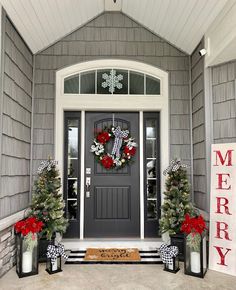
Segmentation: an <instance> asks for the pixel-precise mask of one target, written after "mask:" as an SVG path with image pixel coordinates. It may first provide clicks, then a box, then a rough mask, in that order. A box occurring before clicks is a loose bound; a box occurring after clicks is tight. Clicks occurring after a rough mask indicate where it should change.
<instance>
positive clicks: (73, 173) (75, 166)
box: [68, 159, 79, 178]
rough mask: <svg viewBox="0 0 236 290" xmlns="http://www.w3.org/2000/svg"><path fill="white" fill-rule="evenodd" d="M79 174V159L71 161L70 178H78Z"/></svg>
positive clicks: (69, 167)
mask: <svg viewBox="0 0 236 290" xmlns="http://www.w3.org/2000/svg"><path fill="white" fill-rule="evenodd" d="M78 174H79V173H78V159H69V160H68V178H77V176H78Z"/></svg>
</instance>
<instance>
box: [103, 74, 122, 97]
mask: <svg viewBox="0 0 236 290" xmlns="http://www.w3.org/2000/svg"><path fill="white" fill-rule="evenodd" d="M102 78H103V79H104V80H105V81H104V82H102V87H103V88H104V89H105V88H107V87H108V88H109V92H110V93H111V94H113V93H114V91H115V88H117V89H118V90H120V89H122V87H123V85H122V83H120V81H122V80H123V76H122V75H121V74H118V75H116V70H114V69H112V70H111V71H110V74H109V75H108V74H107V73H104V74H102Z"/></svg>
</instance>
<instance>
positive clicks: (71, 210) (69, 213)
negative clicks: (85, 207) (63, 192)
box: [67, 200, 78, 220]
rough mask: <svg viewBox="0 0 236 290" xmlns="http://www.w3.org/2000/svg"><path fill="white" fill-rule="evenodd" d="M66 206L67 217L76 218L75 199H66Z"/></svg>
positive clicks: (76, 205) (76, 204)
mask: <svg viewBox="0 0 236 290" xmlns="http://www.w3.org/2000/svg"><path fill="white" fill-rule="evenodd" d="M67 207H68V209H67V218H68V219H70V220H75V219H76V218H77V207H78V203H77V200H68V201H67Z"/></svg>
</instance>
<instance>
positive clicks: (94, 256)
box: [84, 248, 141, 262]
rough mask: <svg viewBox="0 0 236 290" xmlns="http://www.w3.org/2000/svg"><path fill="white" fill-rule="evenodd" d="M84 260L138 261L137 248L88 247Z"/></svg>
mask: <svg viewBox="0 0 236 290" xmlns="http://www.w3.org/2000/svg"><path fill="white" fill-rule="evenodd" d="M84 260H85V261H97V262H98V261H140V260H141V258H140V255H139V250H138V249H116V248H115V249H114V248H113V249H93V248H88V249H87V251H86V254H85V258H84Z"/></svg>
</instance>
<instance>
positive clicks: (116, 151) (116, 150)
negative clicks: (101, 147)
mask: <svg viewBox="0 0 236 290" xmlns="http://www.w3.org/2000/svg"><path fill="white" fill-rule="evenodd" d="M112 131H113V134H114V136H115V141H114V145H113V148H112V153H111V154H112V155H115V156H116V158H120V148H121V146H122V139H124V138H127V137H128V135H129V131H128V130H124V131H122V130H121V128H120V127H119V126H118V127H116V128H115V129H112Z"/></svg>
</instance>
